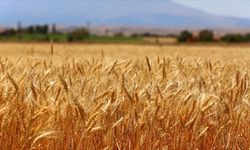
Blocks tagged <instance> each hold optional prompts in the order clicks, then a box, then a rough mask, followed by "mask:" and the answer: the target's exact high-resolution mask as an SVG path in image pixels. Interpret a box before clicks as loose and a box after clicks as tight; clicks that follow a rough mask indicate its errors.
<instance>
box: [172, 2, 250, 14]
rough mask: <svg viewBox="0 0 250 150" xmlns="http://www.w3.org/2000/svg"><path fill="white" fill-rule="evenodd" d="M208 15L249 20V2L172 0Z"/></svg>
mask: <svg viewBox="0 0 250 150" xmlns="http://www.w3.org/2000/svg"><path fill="white" fill-rule="evenodd" d="M173 1H174V2H177V3H179V4H182V5H185V6H189V7H191V8H196V9H200V10H203V11H206V12H209V13H213V14H217V15H223V16H234V17H242V18H250V0H173Z"/></svg>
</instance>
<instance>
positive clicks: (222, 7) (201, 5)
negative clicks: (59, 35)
mask: <svg viewBox="0 0 250 150" xmlns="http://www.w3.org/2000/svg"><path fill="white" fill-rule="evenodd" d="M22 1H23V3H29V1H30V2H35V1H44V0H0V8H1V9H0V13H3V12H11V9H16V10H18V7H15V8H13V7H11V6H10V5H8V4H11V5H13V3H15V2H19V3H20V2H22ZM45 1H47V0H45ZM50 1H53V0H50ZM61 1H62V4H63V1H71V2H72V1H81V0H61ZM83 1H84V0H83ZM85 1H92V0H85ZM96 1H98V0H96ZM99 1H102V2H105V1H107V2H111V1H112V0H99ZM113 1H122V0H113ZM124 1H130V0H124ZM133 1H134V0H131V2H133ZM135 1H152V2H155V1H174V2H176V3H179V4H182V5H184V6H188V7H191V8H196V9H200V10H203V11H206V12H209V13H213V14H217V15H222V16H234V17H242V18H250V0H135ZM47 7H49V6H47ZM110 7H111V9H112V6H110ZM36 9H37V8H36ZM39 9H42V8H39Z"/></svg>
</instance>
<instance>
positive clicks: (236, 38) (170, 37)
mask: <svg viewBox="0 0 250 150" xmlns="http://www.w3.org/2000/svg"><path fill="white" fill-rule="evenodd" d="M0 41H24V42H31V41H35V42H49V41H55V42H88V43H136V44H137V43H143V44H170V43H176V42H179V43H197V42H198V43H204V42H205V43H214V42H223V43H246V42H250V33H248V34H226V35H223V36H220V37H216V36H215V34H214V32H213V31H212V30H207V29H205V30H201V31H200V32H198V33H196V34H194V33H193V32H191V31H188V30H184V31H182V32H181V33H180V34H179V35H174V34H166V35H159V34H154V33H150V32H145V33H141V34H138V33H134V34H132V35H130V36H128V35H125V34H124V33H123V32H116V33H113V35H108V34H106V35H93V34H91V33H90V32H89V30H88V29H87V28H85V27H80V28H76V29H74V30H73V31H71V32H60V31H58V30H57V29H56V25H54V24H53V25H52V26H49V25H33V26H27V27H24V28H22V27H21V24H20V23H19V24H18V28H17V29H13V28H9V29H7V30H5V31H4V32H1V33H0Z"/></svg>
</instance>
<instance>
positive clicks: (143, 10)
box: [0, 0, 250, 26]
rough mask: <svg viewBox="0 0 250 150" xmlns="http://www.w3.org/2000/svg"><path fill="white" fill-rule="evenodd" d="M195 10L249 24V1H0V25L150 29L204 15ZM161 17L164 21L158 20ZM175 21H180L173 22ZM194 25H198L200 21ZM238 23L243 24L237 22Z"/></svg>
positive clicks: (211, 17)
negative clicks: (132, 25)
mask: <svg viewBox="0 0 250 150" xmlns="http://www.w3.org/2000/svg"><path fill="white" fill-rule="evenodd" d="M172 2H175V3H177V4H181V5H183V6H188V7H189V8H195V10H193V9H188V8H186V7H181V6H179V5H176V4H173V3H172ZM197 10H198V11H197ZM199 10H202V11H204V12H208V13H211V14H216V15H221V16H232V17H242V18H249V20H250V0H0V25H13V24H16V22H18V21H20V22H22V23H24V24H35V23H38V24H39V23H51V22H54V23H59V24H60V23H62V24H67V23H69V24H83V23H86V22H92V23H94V24H110V23H111V24H112V23H114V24H117V22H119V23H118V24H128V23H130V24H143V25H145V24H146V25H147V24H148V25H149V24H151V25H152V24H155V23H158V24H160V23H159V22H163V21H162V20H164V19H165V20H168V18H170V19H172V21H171V22H174V20H175V18H174V17H176V16H181V17H185V16H189V17H190V16H191V17H193V18H195V17H196V18H197V16H199V15H201V16H204V17H205V16H207V15H208V14H206V13H202V12H201V11H199ZM150 15H152V16H150ZM155 15H158V16H155ZM164 15H165V17H164V18H162V16H164ZM171 15H172V17H171ZM201 16H199V17H201ZM136 17H137V18H136ZM157 17H158V19H157ZM166 18H167V19H166ZM176 18H177V17H176ZM112 19H113V20H112ZM211 19H212V20H213V19H215V20H216V16H210V17H209V19H206V17H205V18H203V20H209V21H211ZM179 20H183V18H182V19H177V20H175V21H179ZM224 21H225V20H224ZM139 22H140V23H139ZM166 22H167V21H166ZM218 22H222V21H221V20H220V19H219V20H218V18H217V20H216V21H214V23H218ZM229 22H232V21H225V23H224V24H229ZM196 23H197V24H199V23H200V21H198V22H196ZM242 23H245V21H241V24H242ZM166 24H169V23H162V25H166ZM179 24H181V22H180V23H179ZM249 26H250V25H249Z"/></svg>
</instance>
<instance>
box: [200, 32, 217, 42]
mask: <svg viewBox="0 0 250 150" xmlns="http://www.w3.org/2000/svg"><path fill="white" fill-rule="evenodd" d="M198 40H199V41H200V42H212V41H214V33H213V31H212V30H202V31H200V33H199V36H198Z"/></svg>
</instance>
